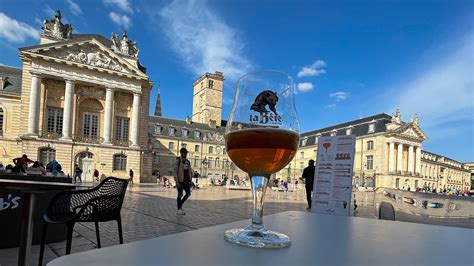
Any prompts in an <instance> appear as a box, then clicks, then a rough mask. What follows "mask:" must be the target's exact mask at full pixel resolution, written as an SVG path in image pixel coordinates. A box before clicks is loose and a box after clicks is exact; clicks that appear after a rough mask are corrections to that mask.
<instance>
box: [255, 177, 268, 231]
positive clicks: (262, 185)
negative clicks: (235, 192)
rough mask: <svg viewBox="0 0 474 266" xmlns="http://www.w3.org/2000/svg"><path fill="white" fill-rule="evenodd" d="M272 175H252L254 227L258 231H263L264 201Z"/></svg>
mask: <svg viewBox="0 0 474 266" xmlns="http://www.w3.org/2000/svg"><path fill="white" fill-rule="evenodd" d="M269 179H270V175H251V176H250V183H251V185H252V196H253V214H252V226H253V227H255V228H256V229H263V201H264V198H265V192H266V190H267V184H268V180H269Z"/></svg>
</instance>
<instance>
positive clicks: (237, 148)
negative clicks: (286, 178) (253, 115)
mask: <svg viewBox="0 0 474 266" xmlns="http://www.w3.org/2000/svg"><path fill="white" fill-rule="evenodd" d="M298 140H299V137H298V134H297V133H295V132H292V131H289V130H284V129H275V128H250V129H242V130H237V131H233V132H230V133H228V134H227V135H226V136H225V141H226V147H227V152H228V154H229V157H230V159H231V160H232V161H233V162H234V163H235V164H236V165H237V166H238V167H239V168H240V169H242V170H243V171H245V172H247V173H249V174H250V175H256V174H259V175H268V174H273V173H275V172H278V171H279V170H281V169H282V168H283V167H285V166H286V165H287V164H288V163H289V162H290V161H291V160H292V159H293V157H294V156H295V154H296V150H297V149H298Z"/></svg>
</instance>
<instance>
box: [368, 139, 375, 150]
mask: <svg viewBox="0 0 474 266" xmlns="http://www.w3.org/2000/svg"><path fill="white" fill-rule="evenodd" d="M373 149H374V142H373V141H372V140H369V141H367V150H368V151H371V150H373Z"/></svg>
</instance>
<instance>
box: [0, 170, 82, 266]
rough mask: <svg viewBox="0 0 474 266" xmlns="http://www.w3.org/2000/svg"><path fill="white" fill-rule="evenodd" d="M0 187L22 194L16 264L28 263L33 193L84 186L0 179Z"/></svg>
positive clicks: (31, 229)
mask: <svg viewBox="0 0 474 266" xmlns="http://www.w3.org/2000/svg"><path fill="white" fill-rule="evenodd" d="M0 187H3V188H6V189H12V190H18V191H21V192H22V193H23V194H24V196H23V200H22V203H21V206H22V207H21V217H20V219H21V221H20V223H21V232H20V250H19V252H18V265H30V258H31V242H32V239H33V221H34V220H33V213H34V210H35V198H36V197H35V195H36V194H38V193H45V192H49V191H63V190H67V189H75V188H76V187H84V186H83V185H76V184H71V183H57V182H44V181H29V180H14V179H0Z"/></svg>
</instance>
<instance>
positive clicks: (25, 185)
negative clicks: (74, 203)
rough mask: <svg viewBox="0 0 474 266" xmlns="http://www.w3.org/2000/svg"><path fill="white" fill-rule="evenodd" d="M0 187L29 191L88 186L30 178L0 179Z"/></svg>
mask: <svg viewBox="0 0 474 266" xmlns="http://www.w3.org/2000/svg"><path fill="white" fill-rule="evenodd" d="M0 187H4V188H7V189H17V190H21V191H29V192H43V191H44V192H47V191H51V190H64V189H75V188H80V187H83V188H84V187H90V186H86V185H78V184H72V183H60V182H45V181H30V180H14V179H0Z"/></svg>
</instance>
